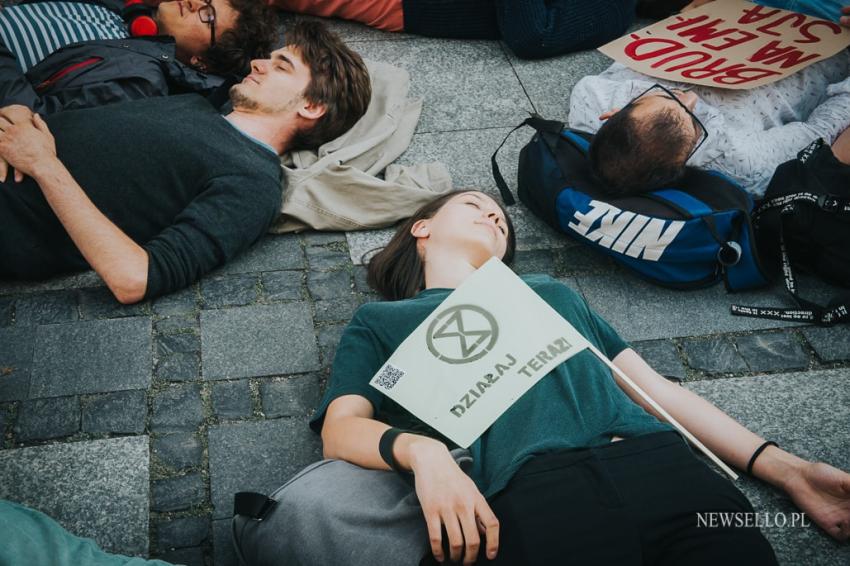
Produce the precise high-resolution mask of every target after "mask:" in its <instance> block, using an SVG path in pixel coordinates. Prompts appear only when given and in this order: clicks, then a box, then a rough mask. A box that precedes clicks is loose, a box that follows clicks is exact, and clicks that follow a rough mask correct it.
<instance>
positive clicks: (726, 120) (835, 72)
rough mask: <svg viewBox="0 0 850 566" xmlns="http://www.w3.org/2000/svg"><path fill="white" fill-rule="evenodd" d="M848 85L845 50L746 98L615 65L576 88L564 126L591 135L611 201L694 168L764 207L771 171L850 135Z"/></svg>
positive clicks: (595, 163) (596, 167)
mask: <svg viewBox="0 0 850 566" xmlns="http://www.w3.org/2000/svg"><path fill="white" fill-rule="evenodd" d="M848 75H850V52H848V51H846V50H845V51H842V52H840V53H839V54H837V55H835V56H833V57H830V58H829V59H826V60H824V61H820V62H818V63H815V64H813V65H810V66H808V67H806V68H805V69H802V70H800V71H798V72H796V73H795V74H793V75H791V76H789V77H786V78H784V79H782V80H780V81H778V82H775V83H773V84H769V85H765V86H761V87H757V88H753V89H749V90H724V89H717V88H710V87H702V86H695V85H685V84H677V83H673V82H669V81H663V80H660V79H655V78H652V77H649V76H647V75H643V74H641V73H638V72H636V71H633V70H631V69H629V68H628V67H626V66H624V65H622V64H619V63H614V64H613V65H611V66H610V67H609V68H608V69H606V70H605V71H604V72H602V73H601V74H599V75H594V76H587V77H584V78H583V79H581V80H580V81H579V82H578V83H577V84H576V86H575V87H574V88H573V91H572V93H571V95H570V114H569V122H568V123H569V126H570V127H571V128H574V129H577V130H581V131H585V132H590V133H595V134H596V135H595V137H594V139H593V141H592V142H591V145H590V150H589V159H590V165H591V168H592V170H593V171H594V173H595V174H596V176H597V178H598V179H599V180H600V182H601V185H602V186H603V187H604V188H605V189H606V190H607V191H608V193H609V194H611V195H612V196H617V195H625V194H633V193H639V192H644V191H649V190H653V189H655V188H659V187H662V186H664V185H667V184H669V183H672V182H674V181H676V180H677V179H678V178H680V177H681V176H682V175H683V174H684V172H685V168H686V167H688V166H691V167H699V168H704V169H710V170H714V171H717V172H720V173H723V174H724V175H726V176H728V177H730V178H731V179H733V180H734V181H736V182H737V183H738V184H739V185H741V186H742V187H743V188H744V189H745V190H747V191H748V192H749V193H751V194H752V195H753V196H755V197H761V196H762V195H763V194H764V191H765V189H766V188H767V185H768V183H769V181H770V179H771V177H772V176H773V173H774V171H775V170H776V167H777V166H779V165H780V164H781V163H784V162H785V161H788V160H790V159H794V157H795V156H796V155H797V152H799V151H800V150H801V149H803V148H804V147H806V146H807V145H809V144H810V143H811V142H813V141H814V140H816V139H818V138H823V139H824V140H826V141H827V142H829V143H830V144H832V143H833V142H835V141H836V140H837V139H838V137H839V135H840V134H841V133H842V132H843V131H844V130H845V129H847V128H848V126H850V78H848Z"/></svg>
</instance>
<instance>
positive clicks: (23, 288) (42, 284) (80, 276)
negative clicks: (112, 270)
mask: <svg viewBox="0 0 850 566" xmlns="http://www.w3.org/2000/svg"><path fill="white" fill-rule="evenodd" d="M103 286H104V283H103V280H101V278H100V277H99V276H98V274H97V273H95V272H94V271H83V272H80V273H73V274H71V275H61V276H59V277H54V278H52V279H46V280H44V281H0V295H12V294H14V293H37V292H41V291H61V290H65V289H82V288H85V287H103Z"/></svg>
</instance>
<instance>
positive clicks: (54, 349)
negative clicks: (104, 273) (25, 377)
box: [29, 317, 152, 398]
mask: <svg viewBox="0 0 850 566" xmlns="http://www.w3.org/2000/svg"><path fill="white" fill-rule="evenodd" d="M151 350H152V344H151V321H150V319H149V318H146V317H135V318H122V319H113V320H94V321H89V322H76V323H71V324H56V325H47V326H39V327H38V330H37V331H36V339H35V361H34V364H33V370H32V383H31V386H30V393H29V396H30V398H35V397H45V396H53V395H71V394H75V393H105V392H107V391H121V390H124V389H145V388H147V386H148V385H149V384H150V379H151Z"/></svg>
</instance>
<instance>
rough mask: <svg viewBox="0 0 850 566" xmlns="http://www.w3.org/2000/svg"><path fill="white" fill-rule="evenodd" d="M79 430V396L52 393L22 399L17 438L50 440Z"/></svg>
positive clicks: (21, 439) (19, 408) (15, 430)
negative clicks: (45, 395)
mask: <svg viewBox="0 0 850 566" xmlns="http://www.w3.org/2000/svg"><path fill="white" fill-rule="evenodd" d="M79 431H80V400H79V399H78V398H77V397H53V398H50V399H33V400H27V401H21V404H20V405H19V406H18V422H17V423H15V428H14V433H15V440H16V441H17V442H30V441H33V440H49V439H51V438H61V437H63V436H71V435H72V434H76V433H78V432H79Z"/></svg>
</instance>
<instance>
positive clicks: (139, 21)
mask: <svg viewBox="0 0 850 566" xmlns="http://www.w3.org/2000/svg"><path fill="white" fill-rule="evenodd" d="M121 16H122V17H123V18H124V21H125V22H126V23H127V29H128V30H129V31H130V36H131V37H140V36H147V35H156V34H157V33H159V29H158V28H157V25H156V20H154V19H153V8H151V7H150V6H148V5H147V4H145V2H144V0H125V2H124V10H123V11H122V13H121Z"/></svg>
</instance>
